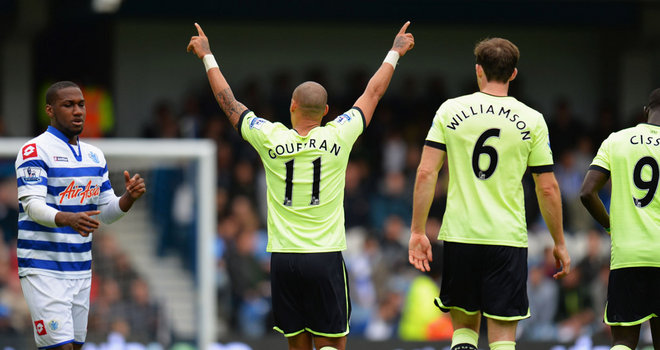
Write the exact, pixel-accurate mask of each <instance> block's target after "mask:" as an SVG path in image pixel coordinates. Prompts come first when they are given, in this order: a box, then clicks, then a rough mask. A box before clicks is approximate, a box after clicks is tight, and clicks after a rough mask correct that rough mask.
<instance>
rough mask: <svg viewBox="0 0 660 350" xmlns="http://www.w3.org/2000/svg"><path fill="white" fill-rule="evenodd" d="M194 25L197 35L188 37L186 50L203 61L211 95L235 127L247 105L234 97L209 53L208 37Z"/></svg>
mask: <svg viewBox="0 0 660 350" xmlns="http://www.w3.org/2000/svg"><path fill="white" fill-rule="evenodd" d="M195 27H197V33H198V35H196V36H193V37H192V38H191V39H190V43H189V44H188V48H187V50H188V52H190V51H192V52H193V53H194V54H195V55H197V57H199V58H201V59H202V60H203V61H204V65H205V66H206V75H207V76H208V78H209V84H211V90H213V95H214V96H215V99H216V101H218V104H219V105H220V108H222V111H223V112H225V114H226V115H227V118H229V122H230V123H231V125H233V126H234V128H236V127H237V125H238V120H239V118H240V117H241V114H243V112H245V111H246V110H247V107H245V106H244V105H243V104H242V103H240V102H239V101H237V100H236V98H234V93H233V92H232V91H231V87H229V83H227V80H226V79H225V77H224V75H222V72H220V68H219V67H218V64H217V63H216V61H215V58H214V57H213V53H211V47H210V46H209V39H208V38H207V37H206V35H205V34H204V31H203V30H202V27H200V26H199V24H197V23H195Z"/></svg>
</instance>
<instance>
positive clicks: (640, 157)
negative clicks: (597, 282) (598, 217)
mask: <svg viewBox="0 0 660 350" xmlns="http://www.w3.org/2000/svg"><path fill="white" fill-rule="evenodd" d="M659 161H660V126H657V125H651V124H646V123H642V124H639V125H637V126H635V127H632V128H628V129H624V130H621V131H618V132H615V133H612V134H610V136H609V137H608V138H607V139H606V140H605V141H603V143H602V144H601V146H600V148H599V149H598V153H597V154H596V157H595V158H594V160H593V162H592V163H591V167H589V169H592V170H598V171H601V172H603V173H605V174H609V175H611V179H612V198H611V202H610V233H611V235H612V257H611V261H610V269H612V270H614V269H620V268H624V267H639V266H652V267H660V199H658V197H659V195H660V193H657V190H658V180H659V179H660V170H659V169H658V162H659Z"/></svg>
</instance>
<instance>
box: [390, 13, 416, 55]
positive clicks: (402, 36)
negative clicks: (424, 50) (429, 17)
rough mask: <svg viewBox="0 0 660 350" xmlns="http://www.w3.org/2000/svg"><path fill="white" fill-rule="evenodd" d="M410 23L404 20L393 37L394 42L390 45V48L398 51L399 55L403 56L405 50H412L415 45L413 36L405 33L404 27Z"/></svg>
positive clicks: (406, 27)
mask: <svg viewBox="0 0 660 350" xmlns="http://www.w3.org/2000/svg"><path fill="white" fill-rule="evenodd" d="M409 25H410V21H408V22H406V23H405V24H404V25H403V27H401V29H400V30H399V32H398V33H397V34H396V37H395V38H394V44H393V45H392V50H393V51H396V52H398V53H399V56H403V55H405V54H406V52H408V51H410V50H412V48H413V46H415V38H413V35H412V34H411V33H406V29H408V26H409Z"/></svg>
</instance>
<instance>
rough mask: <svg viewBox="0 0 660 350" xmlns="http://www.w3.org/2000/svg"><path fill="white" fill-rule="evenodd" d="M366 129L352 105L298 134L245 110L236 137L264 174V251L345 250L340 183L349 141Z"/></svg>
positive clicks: (342, 181)
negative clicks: (258, 159) (250, 150)
mask: <svg viewBox="0 0 660 350" xmlns="http://www.w3.org/2000/svg"><path fill="white" fill-rule="evenodd" d="M365 127H366V122H365V119H364V115H363V114H362V111H361V110H360V109H359V108H357V107H353V108H352V109H350V110H348V111H347V112H346V113H344V114H342V115H340V116H338V117H337V118H335V119H334V120H333V121H331V122H328V123H327V124H326V125H325V126H318V127H316V128H314V129H312V130H310V131H309V133H308V134H307V135H305V136H301V135H300V134H298V132H296V131H295V130H294V129H289V128H287V127H286V126H284V125H283V124H281V123H271V122H269V121H268V120H265V119H262V118H259V117H257V116H256V115H255V114H254V113H253V112H252V111H246V112H245V113H243V115H242V116H241V119H240V120H239V122H238V130H239V132H240V134H241V136H242V137H243V138H244V139H245V140H246V141H248V142H249V143H250V144H251V145H252V147H254V149H255V150H257V152H258V153H259V156H260V157H261V161H262V162H263V165H264V169H265V172H266V185H267V198H268V225H267V226H268V227H267V228H268V246H267V247H266V250H267V251H269V252H281V253H285V252H288V253H320V252H334V251H341V250H345V249H346V235H345V228H344V183H345V177H346V166H347V164H348V157H349V154H350V151H351V149H352V147H353V144H354V143H355V140H356V139H357V138H358V136H360V134H361V133H362V132H363V131H364V129H365Z"/></svg>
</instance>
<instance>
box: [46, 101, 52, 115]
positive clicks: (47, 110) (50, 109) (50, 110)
mask: <svg viewBox="0 0 660 350" xmlns="http://www.w3.org/2000/svg"><path fill="white" fill-rule="evenodd" d="M46 114H48V116H49V117H50V118H52V117H53V106H51V105H49V104H46Z"/></svg>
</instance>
